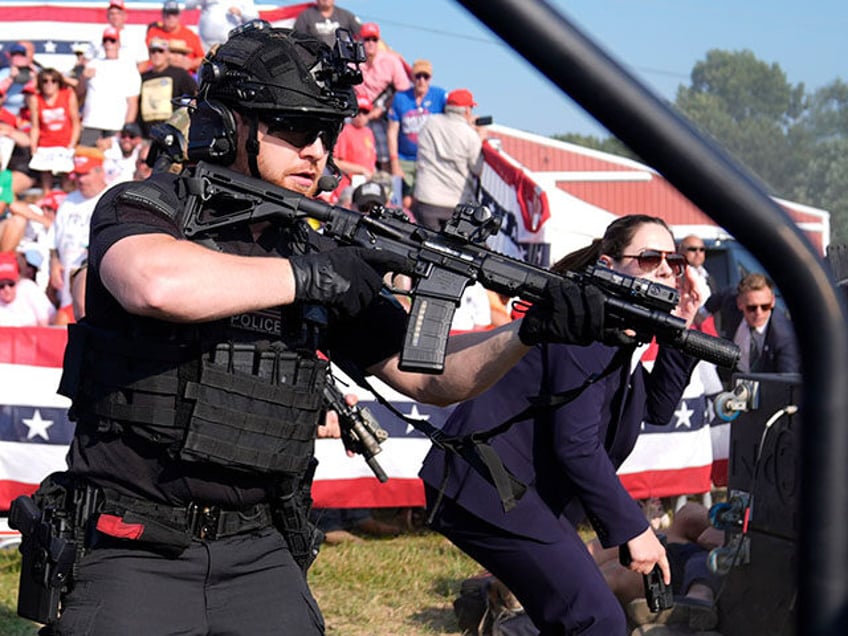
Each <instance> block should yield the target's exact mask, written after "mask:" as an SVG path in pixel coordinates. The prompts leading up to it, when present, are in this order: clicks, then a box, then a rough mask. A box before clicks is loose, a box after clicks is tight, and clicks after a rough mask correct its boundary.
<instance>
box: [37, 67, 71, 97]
mask: <svg viewBox="0 0 848 636" xmlns="http://www.w3.org/2000/svg"><path fill="white" fill-rule="evenodd" d="M47 78H50V79H54V80H56V81H57V82H58V83H59V88H65V78H64V77H62V74H61V73H60V72H59V71H57V70H56V69H55V68H43V69H41V70H40V71H39V72H38V77H36V80H35V82H36V85H37V86H38V91H39V92H41V91H42V89H43V88H44V80H46V79H47Z"/></svg>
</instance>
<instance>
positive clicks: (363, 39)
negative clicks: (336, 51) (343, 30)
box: [362, 38, 380, 42]
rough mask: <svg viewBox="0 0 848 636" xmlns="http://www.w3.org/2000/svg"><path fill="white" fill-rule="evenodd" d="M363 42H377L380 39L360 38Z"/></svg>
mask: <svg viewBox="0 0 848 636" xmlns="http://www.w3.org/2000/svg"><path fill="white" fill-rule="evenodd" d="M362 41H363V42H379V41H380V38H362Z"/></svg>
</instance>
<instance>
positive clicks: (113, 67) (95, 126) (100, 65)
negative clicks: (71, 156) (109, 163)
mask: <svg viewBox="0 0 848 636" xmlns="http://www.w3.org/2000/svg"><path fill="white" fill-rule="evenodd" d="M120 38H121V35H120V31H118V29H116V28H115V27H111V26H110V27H107V28H106V29H105V30H104V31H103V38H102V40H103V48H104V49H105V51H106V57H105V58H103V59H96V60H91V62H89V63H88V65H87V66H86V68H85V71H84V72H83V77H84V78H85V80H86V96H85V104H84V106H83V111H82V127H83V129H82V135H81V137H80V144H81V145H83V146H94V145H95V144H96V143H97V140H98V139H99V138H101V137H111V136H113V135H115V134H116V133H117V132H118V131H119V130H121V128H123V127H124V124H128V123H130V122H133V121H135V119H136V116H137V115H138V95H139V92H140V90H141V76H140V75H139V74H138V69H137V68H136V66H135V65H134V64H133V63H132V62H128V61H126V60H121V59H119V58H118V50H119V46H120Z"/></svg>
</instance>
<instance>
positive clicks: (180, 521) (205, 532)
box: [97, 491, 273, 541]
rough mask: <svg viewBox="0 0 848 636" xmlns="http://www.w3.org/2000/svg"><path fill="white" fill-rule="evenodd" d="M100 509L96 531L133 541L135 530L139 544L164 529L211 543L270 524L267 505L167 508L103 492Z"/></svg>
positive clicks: (203, 504) (200, 505) (166, 506)
mask: <svg viewBox="0 0 848 636" xmlns="http://www.w3.org/2000/svg"><path fill="white" fill-rule="evenodd" d="M100 509H101V512H100V518H99V519H98V523H97V528H98V530H100V531H101V532H105V534H109V535H112V536H123V537H124V538H135V537H133V536H131V533H132V528H137V529H138V532H139V536H138V538H139V539H140V540H142V541H144V540H145V539H148V538H149V537H150V535H151V533H157V534H159V533H160V532H161V530H164V529H168V530H171V531H173V532H175V533H177V534H181V535H182V536H183V537H186V538H189V539H191V538H194V539H203V540H207V541H213V540H215V539H222V538H224V537H231V536H234V535H237V534H243V533H245V532H250V531H252V530H258V529H261V528H266V527H268V526H270V525H272V523H273V519H272V514H271V505H270V504H267V503H259V504H254V505H252V506H248V507H246V508H239V509H225V508H222V507H221V506H217V505H212V504H205V503H199V502H192V503H190V504H188V505H187V506H168V505H165V504H158V503H153V502H150V501H145V500H143V499H136V498H134V497H127V496H125V495H122V494H119V493H116V492H114V491H106V492H104V493H103V503H102V505H101V507H100ZM112 529H120V530H121V531H123V532H125V533H126V534H124V535H121V534H117V533H116V532H113V531H110V530H112ZM157 529H158V531H159V532H157ZM166 534H169V533H167V532H166Z"/></svg>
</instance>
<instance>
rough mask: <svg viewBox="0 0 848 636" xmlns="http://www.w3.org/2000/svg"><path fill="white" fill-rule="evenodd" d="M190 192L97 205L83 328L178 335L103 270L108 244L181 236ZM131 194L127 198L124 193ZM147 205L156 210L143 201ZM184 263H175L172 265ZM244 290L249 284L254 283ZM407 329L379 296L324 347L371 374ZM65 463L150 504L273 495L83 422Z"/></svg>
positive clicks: (336, 325)
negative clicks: (118, 296)
mask: <svg viewBox="0 0 848 636" xmlns="http://www.w3.org/2000/svg"><path fill="white" fill-rule="evenodd" d="M184 188H185V184H184V182H183V181H182V180H181V179H180V177H178V176H176V175H171V174H157V175H154V177H152V178H151V179H150V180H148V182H144V183H143V184H141V185H140V184H121V185H119V186H116V187H114V188H112V189H111V190H109V191H108V192H107V193H106V194H104V196H103V197H102V198H101V200H100V202H99V203H98V205H97V208H96V209H95V211H94V214H93V215H92V221H91V235H90V242H89V271H88V276H87V282H86V321H87V322H89V323H91V324H92V325H94V326H96V327H99V328H103V329H106V330H110V331H116V332H118V333H125V334H126V333H133V334H138V333H141V334H145V335H149V336H150V337H153V338H155V337H157V336H160V335H168V334H170V333H172V332H173V330H174V328H175V325H174V324H171V323H167V322H165V321H159V320H154V319H150V318H143V317H140V316H134V315H131V314H129V313H128V312H126V311H125V310H124V309H123V308H122V307H121V306H120V305H119V304H118V302H117V301H116V300H115V299H114V297H112V296H111V294H109V292H108V291H107V290H106V288H105V287H104V286H103V283H102V282H101V280H100V263H101V262H102V259H103V256H104V254H105V253H106V252H107V251H108V250H109V248H110V247H111V246H112V245H114V244H115V243H117V242H118V241H120V240H122V239H123V238H126V237H129V236H135V235H139V234H150V233H163V234H167V235H170V236H173V237H175V238H178V239H182V238H183V235H182V233H181V231H180V229H179V225H178V224H179V221H178V215H175V214H173V212H172V211H173V210H175V209H182V208H183V207H184V205H185V200H186V195H185V191H184ZM128 191H129V194H130V195H131V196H129V197H128V196H125V195H124V193H126V192H128ZM139 195H140V196H139ZM143 200H148V201H149V202H150V203H148V204H144V203H141V201H143ZM295 235H296V238H293V237H295ZM214 238H215V246H214V248H215V249H220V250H221V251H224V252H226V253H231V254H238V255H245V256H272V255H279V256H282V257H284V256H288V255H290V254H291V253H292V251H291V250H292V244H293V243H294V242H295V241H303V240H305V241H306V242H308V243H309V249H314V250H321V251H324V250H329V249H333V248H334V247H336V244H335V242H333V241H331V240H330V239H328V238H326V237H323V236H321V235H319V234H318V233H316V232H314V231H312V230H311V229H307V228H305V227H299V228H298V229H297V230H296V231H295V230H294V228H292V227H288V226H286V225H285V224H272V225H270V226H269V227H267V228H266V229H265V230H264V231H263V232H262V233H261V235H260V236H259V238H258V240H255V241H254V240H253V237H252V234H251V232H250V230H249V228H248V227H247V226H241V227H233V228H229V229H225V230H223V231H220V232H219V233H218V234H217V235H216V236H215V237H214ZM179 266H180V264H179V263H174V267H179ZM245 284H246V285H249V284H250V281H245ZM269 311H274V308H269ZM277 311H279V308H277ZM231 324H232V323H231ZM405 326H406V314H405V313H404V311H403V309H402V308H400V306H399V305H398V304H397V303H396V302H394V301H393V300H392V299H391V298H390V297H387V296H380V297H378V298H377V299H375V301H374V302H373V303H372V304H371V306H369V307H368V308H367V309H366V310H365V311H364V312H363V313H362V314H360V315H359V316H358V317H357V318H355V319H353V320H345V321H341V320H338V319H334V318H332V317H330V318H329V323H328V327H327V330H326V338H325V340H324V342H323V347H322V349H323V352H324V353H325V354H327V355H328V357H330V359H331V360H339V361H342V362H344V363H346V364H353V365H355V366H357V367H359V368H361V369H365V368H367V367H369V366H371V365H373V364H375V363H377V362H380V361H381V360H384V359H386V358H388V357H390V356H392V355H394V354H395V353H396V352H397V351H399V350H400V347H401V344H402V342H403V334H404V331H405ZM261 337H263V338H267V337H268V336H267V334H266V335H264V336H261ZM247 339H249V336H247ZM68 460H69V466H70V469H71V472H73V473H75V474H78V475H81V476H84V477H86V478H87V479H89V480H91V481H94V482H95V483H98V484H100V485H104V486H109V487H111V488H114V489H116V490H119V491H121V492H124V493H125V494H128V495H131V496H137V497H143V498H148V499H152V500H154V501H164V502H167V503H172V504H175V505H182V504H185V503H188V502H189V501H202V502H207V503H214V504H219V505H224V506H243V505H250V504H253V503H256V502H259V501H263V500H264V499H266V498H267V488H268V485H269V484H268V477H267V475H266V476H254V475H249V474H244V473H237V472H235V471H228V470H226V469H225V468H222V467H220V466H204V465H202V464H187V463H185V462H180V461H179V460H175V459H172V458H171V457H170V456H169V455H167V453H165V452H164V449H163V447H160V446H156V445H154V444H152V443H149V442H145V441H142V440H140V439H138V438H136V437H135V436H130V435H117V434H114V433H105V434H104V433H93V432H92V429H91V427H86V426H80V425H79V424H78V431H77V434H76V436H75V438H74V441H73V443H72V446H71V451H70V453H69V456H68Z"/></svg>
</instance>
